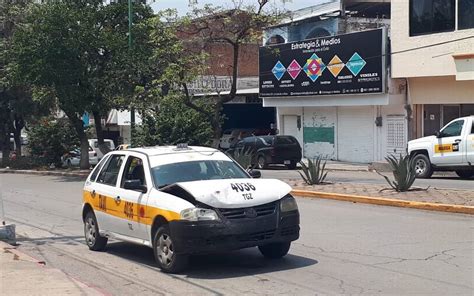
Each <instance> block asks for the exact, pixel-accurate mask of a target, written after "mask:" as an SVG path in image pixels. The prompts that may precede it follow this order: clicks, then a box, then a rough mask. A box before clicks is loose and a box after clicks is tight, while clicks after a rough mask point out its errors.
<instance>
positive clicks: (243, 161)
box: [226, 147, 255, 169]
mask: <svg viewBox="0 0 474 296" xmlns="http://www.w3.org/2000/svg"><path fill="white" fill-rule="evenodd" d="M226 154H227V155H228V156H229V157H232V158H233V159H234V160H235V161H237V162H238V163H239V164H240V166H241V167H243V168H244V169H252V168H253V167H254V166H252V161H253V159H254V158H255V155H254V153H253V152H252V149H250V148H248V149H244V148H243V147H242V148H240V149H235V150H234V151H233V153H232V155H230V153H227V152H226Z"/></svg>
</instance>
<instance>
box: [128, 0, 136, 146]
mask: <svg viewBox="0 0 474 296" xmlns="http://www.w3.org/2000/svg"><path fill="white" fill-rule="evenodd" d="M132 24H133V11H132V0H128V50H129V53H130V54H131V52H132ZM132 95H133V94H132ZM134 134H135V107H133V106H132V107H131V108H130V142H131V143H130V144H132V147H133V144H134V141H133V136H134Z"/></svg>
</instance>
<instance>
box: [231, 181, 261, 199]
mask: <svg viewBox="0 0 474 296" xmlns="http://www.w3.org/2000/svg"><path fill="white" fill-rule="evenodd" d="M230 187H231V188H232V190H235V192H244V193H242V196H243V198H244V199H245V200H249V199H253V197H252V193H251V192H249V191H255V189H256V188H255V186H254V185H253V184H250V183H231V184H230Z"/></svg>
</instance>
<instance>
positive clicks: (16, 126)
mask: <svg viewBox="0 0 474 296" xmlns="http://www.w3.org/2000/svg"><path fill="white" fill-rule="evenodd" d="M24 127H25V121H24V120H23V118H19V117H17V116H15V119H14V122H13V138H14V140H15V151H16V156H17V157H20V156H21V130H22V129H23V128H24Z"/></svg>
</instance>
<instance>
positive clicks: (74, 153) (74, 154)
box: [62, 146, 99, 168]
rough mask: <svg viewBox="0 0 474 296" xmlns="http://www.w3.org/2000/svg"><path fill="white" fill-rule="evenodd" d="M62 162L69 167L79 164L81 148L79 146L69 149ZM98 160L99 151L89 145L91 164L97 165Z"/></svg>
mask: <svg viewBox="0 0 474 296" xmlns="http://www.w3.org/2000/svg"><path fill="white" fill-rule="evenodd" d="M62 162H63V166H64V167H68V168H71V167H75V166H79V163H80V162H81V149H79V148H77V149H74V150H71V151H69V152H68V153H67V154H66V155H64V156H63V157H62ZM98 162H99V158H98V157H97V153H96V152H95V151H94V149H92V147H90V146H89V164H90V165H92V166H95V165H97V163H98Z"/></svg>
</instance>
